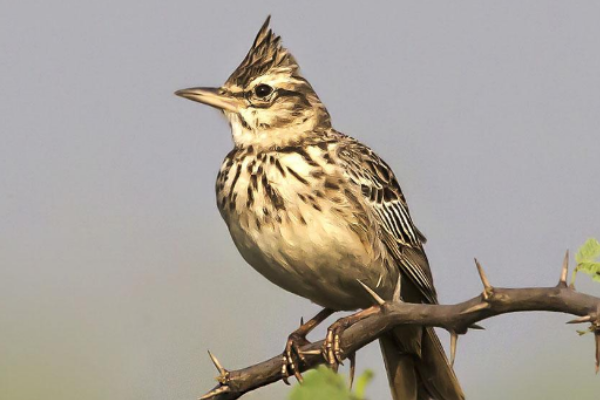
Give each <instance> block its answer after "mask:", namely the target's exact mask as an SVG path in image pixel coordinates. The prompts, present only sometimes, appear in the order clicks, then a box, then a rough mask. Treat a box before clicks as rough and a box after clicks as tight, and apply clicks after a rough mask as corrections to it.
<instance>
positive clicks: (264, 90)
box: [254, 85, 273, 97]
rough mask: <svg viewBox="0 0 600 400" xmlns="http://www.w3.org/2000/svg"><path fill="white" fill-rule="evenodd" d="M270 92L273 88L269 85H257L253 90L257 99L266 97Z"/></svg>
mask: <svg viewBox="0 0 600 400" xmlns="http://www.w3.org/2000/svg"><path fill="white" fill-rule="evenodd" d="M272 92H273V88H272V87H271V86H269V85H258V86H257V87H256V88H254V93H256V95H257V96H258V97H267V96H268V95H270V94H271V93H272Z"/></svg>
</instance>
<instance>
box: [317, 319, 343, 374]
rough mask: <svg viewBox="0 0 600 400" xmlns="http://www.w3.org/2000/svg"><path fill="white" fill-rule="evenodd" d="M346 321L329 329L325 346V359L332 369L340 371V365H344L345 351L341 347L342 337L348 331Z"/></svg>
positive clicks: (336, 323) (340, 321) (339, 322)
mask: <svg viewBox="0 0 600 400" xmlns="http://www.w3.org/2000/svg"><path fill="white" fill-rule="evenodd" d="M346 327H347V326H346V323H345V322H344V320H343V319H342V320H339V321H337V322H335V323H334V324H333V325H331V326H330V327H329V329H327V336H326V337H325V343H324V344H323V351H322V352H323V357H324V358H325V361H326V362H327V364H328V365H329V367H330V368H331V369H333V370H334V371H337V370H338V367H339V366H340V365H344V363H343V360H344V356H343V350H342V347H341V339H340V337H341V335H342V333H343V332H344V329H346Z"/></svg>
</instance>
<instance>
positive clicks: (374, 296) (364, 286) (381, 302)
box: [356, 279, 385, 306]
mask: <svg viewBox="0 0 600 400" xmlns="http://www.w3.org/2000/svg"><path fill="white" fill-rule="evenodd" d="M356 281H357V282H358V283H360V284H361V286H362V287H363V288H364V289H365V290H366V291H367V293H369V294H370V295H371V297H372V298H373V299H374V300H375V301H376V302H377V304H379V305H380V306H382V305H384V304H385V300H383V299H382V298H381V297H379V295H378V294H377V293H375V292H374V291H373V290H372V289H371V288H370V287H368V286H367V285H365V284H364V283H362V282H361V281H359V280H358V279H357V280H356Z"/></svg>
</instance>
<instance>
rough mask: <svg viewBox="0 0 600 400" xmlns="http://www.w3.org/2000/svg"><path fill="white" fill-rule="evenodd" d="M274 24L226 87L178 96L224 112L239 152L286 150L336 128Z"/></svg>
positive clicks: (262, 32) (260, 36)
mask: <svg viewBox="0 0 600 400" xmlns="http://www.w3.org/2000/svg"><path fill="white" fill-rule="evenodd" d="M269 20H270V17H269V18H267V20H266V21H265V23H264V24H263V26H262V27H261V28H260V31H259V32H258V35H257V36H256V39H254V43H253V44H252V47H251V48H250V51H249V52H248V54H247V55H246V58H244V60H243V61H242V63H241V64H240V66H239V67H237V69H236V70H235V71H234V72H233V74H231V76H230V77H229V79H227V81H226V82H225V84H224V85H223V86H221V87H220V88H204V87H202V88H190V89H183V90H178V91H177V92H175V94H177V95H179V96H181V97H185V98H187V99H190V100H194V101H197V102H200V103H204V104H207V105H209V106H212V107H215V108H217V109H220V110H221V111H222V112H223V113H224V114H225V116H226V117H227V119H228V120H229V123H230V125H231V130H232V134H233V140H234V142H235V144H236V146H239V147H245V146H250V145H252V146H257V147H259V148H278V147H285V146H289V145H293V144H296V143H300V142H302V141H303V140H304V139H306V137H310V136H314V135H318V134H320V133H321V132H323V131H325V130H327V129H328V128H330V127H331V122H330V118H329V113H328V112H327V109H326V108H325V106H324V105H323V103H321V101H320V100H319V97H318V96H317V94H316V93H315V91H314V90H313V88H312V86H311V85H310V83H308V81H307V80H306V79H305V78H304V77H302V75H300V71H299V68H298V64H297V62H296V60H295V58H294V56H292V54H291V53H290V52H289V51H288V50H287V49H285V48H284V47H283V46H282V45H281V38H280V37H279V36H277V35H275V34H274V33H273V31H272V30H271V29H270V28H269Z"/></svg>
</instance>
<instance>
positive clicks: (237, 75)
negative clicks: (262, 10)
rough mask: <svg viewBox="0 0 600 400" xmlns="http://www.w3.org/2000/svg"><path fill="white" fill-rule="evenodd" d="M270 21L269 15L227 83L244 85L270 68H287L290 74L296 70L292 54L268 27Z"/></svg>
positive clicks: (296, 66)
mask: <svg viewBox="0 0 600 400" xmlns="http://www.w3.org/2000/svg"><path fill="white" fill-rule="evenodd" d="M270 21H271V16H270V15H269V16H268V17H267V20H266V21H265V23H264V24H263V26H262V27H261V28H260V31H258V34H257V35H256V39H254V43H253V44H252V47H251V48H250V51H249V52H248V54H247V55H246V58H244V60H243V61H242V63H241V64H240V66H239V67H237V69H236V70H235V71H234V72H233V74H231V76H230V77H229V79H227V83H226V84H227V85H236V86H238V87H245V86H246V85H247V84H248V83H250V82H251V81H252V80H253V79H255V78H256V77H258V76H261V75H264V74H266V73H267V72H268V71H270V70H272V69H287V70H289V71H290V74H294V73H295V72H296V71H297V70H298V64H297V63H296V60H295V59H294V56H292V54H291V53H290V52H289V51H288V50H287V49H286V48H284V47H283V46H282V45H281V37H279V36H277V35H275V33H273V31H272V30H271V29H270V28H269V22H270Z"/></svg>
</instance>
